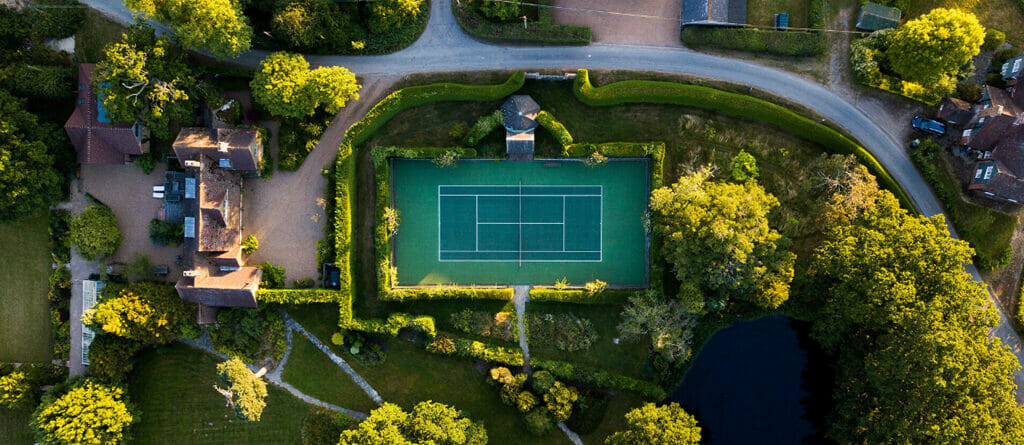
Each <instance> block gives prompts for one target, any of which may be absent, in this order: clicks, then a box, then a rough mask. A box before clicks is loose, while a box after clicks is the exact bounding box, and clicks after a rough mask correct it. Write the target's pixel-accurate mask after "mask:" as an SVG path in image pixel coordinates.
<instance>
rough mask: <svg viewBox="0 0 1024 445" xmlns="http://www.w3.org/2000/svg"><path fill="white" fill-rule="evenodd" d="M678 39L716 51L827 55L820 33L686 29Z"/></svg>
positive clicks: (807, 55)
mask: <svg viewBox="0 0 1024 445" xmlns="http://www.w3.org/2000/svg"><path fill="white" fill-rule="evenodd" d="M679 38H680V39H681V40H682V41H683V44H684V45H686V46H688V47H691V48H704V47H714V48H722V49H731V50H738V51H748V52H756V53H768V54H775V55H780V56H793V57H812V56H817V55H819V54H822V53H824V52H825V48H826V40H827V39H826V38H825V35H824V34H823V33H821V32H818V31H775V30H765V29H757V28H727V27H717V26H687V27H685V28H683V30H682V32H681V33H680V36H679Z"/></svg>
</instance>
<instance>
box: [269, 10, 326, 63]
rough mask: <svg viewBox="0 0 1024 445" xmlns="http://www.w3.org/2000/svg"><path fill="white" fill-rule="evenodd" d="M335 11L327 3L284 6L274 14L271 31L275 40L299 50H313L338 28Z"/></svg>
mask: <svg viewBox="0 0 1024 445" xmlns="http://www.w3.org/2000/svg"><path fill="white" fill-rule="evenodd" d="M331 13H332V8H331V5H330V3H328V2H327V1H326V0H295V1H291V2H282V3H281V5H280V6H279V7H278V8H277V9H276V10H275V11H274V16H273V18H272V19H271V29H272V30H273V34H274V36H277V37H278V38H279V39H281V40H283V41H284V42H285V43H287V44H288V45H290V46H291V47H293V48H294V49H297V50H304V51H305V50H311V49H313V48H314V47H316V46H317V45H318V44H320V43H323V42H324V41H325V40H326V39H327V38H328V36H330V35H331V28H332V27H333V26H334V25H335V23H334V20H333V17H332V16H331Z"/></svg>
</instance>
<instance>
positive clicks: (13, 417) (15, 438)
mask: <svg viewBox="0 0 1024 445" xmlns="http://www.w3.org/2000/svg"><path fill="white" fill-rule="evenodd" d="M31 419H32V410H30V409H19V410H9V409H7V408H0V443H5V444H28V443H33V442H35V436H34V435H33V434H32V428H29V426H28V422H29V420H31Z"/></svg>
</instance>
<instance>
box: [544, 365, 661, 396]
mask: <svg viewBox="0 0 1024 445" xmlns="http://www.w3.org/2000/svg"><path fill="white" fill-rule="evenodd" d="M530 364H532V365H533V366H534V367H537V368H541V369H544V370H546V371H548V372H550V373H551V374H552V375H554V376H555V377H558V378H560V379H565V380H572V381H575V382H579V383H583V384H588V385H593V386H596V387H599V388H604V389H620V390H623V391H634V392H637V393H640V394H643V395H644V396H645V397H647V398H649V399H655V400H661V399H664V398H665V396H666V394H665V390H664V389H662V388H661V387H660V386H658V385H656V384H654V383H651V382H646V381H643V380H637V379H634V378H630V377H626V376H623V375H619V374H613V373H611V372H608V371H605V370H597V369H593V368H590V367H586V366H582V365H575V364H572V363H568V362H560V361H556V360H546V359H542V358H537V357H531V358H530Z"/></svg>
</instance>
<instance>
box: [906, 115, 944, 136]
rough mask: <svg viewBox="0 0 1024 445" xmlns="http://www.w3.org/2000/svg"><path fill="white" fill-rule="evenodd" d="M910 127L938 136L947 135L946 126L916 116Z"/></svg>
mask: <svg viewBox="0 0 1024 445" xmlns="http://www.w3.org/2000/svg"><path fill="white" fill-rule="evenodd" d="M910 125H911V126H913V127H914V128H916V129H918V130H921V131H923V132H925V133H931V134H934V135H936V136H945V135H946V124H944V123H942V122H939V121H935V120H931V119H926V118H923V117H921V116H916V117H914V120H913V121H911V122H910Z"/></svg>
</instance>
